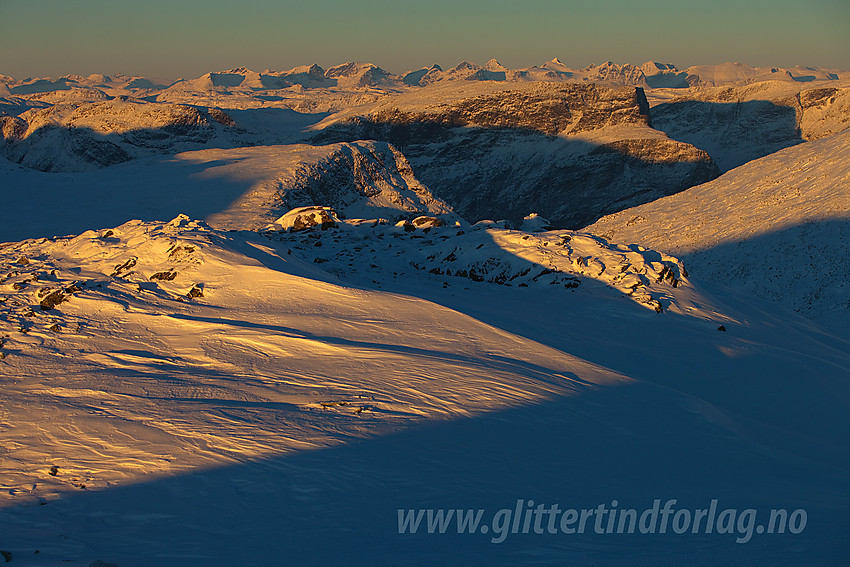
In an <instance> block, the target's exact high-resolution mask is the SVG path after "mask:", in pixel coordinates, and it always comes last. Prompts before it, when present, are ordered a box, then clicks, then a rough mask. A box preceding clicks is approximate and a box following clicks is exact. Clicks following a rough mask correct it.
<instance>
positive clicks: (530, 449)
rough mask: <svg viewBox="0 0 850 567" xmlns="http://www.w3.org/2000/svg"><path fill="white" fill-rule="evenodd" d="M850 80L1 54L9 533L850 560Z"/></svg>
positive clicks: (195, 548)
mask: <svg viewBox="0 0 850 567" xmlns="http://www.w3.org/2000/svg"><path fill="white" fill-rule="evenodd" d="M848 81H850V75H847V73H845V72H841V71H837V70H832V69H818V68H794V69H780V68H753V67H747V66H744V65H740V64H731V63H730V64H724V65H718V66H701V67H692V68H689V69H686V70H679V69H677V68H676V67H675V66H673V65H670V64H664V63H655V62H647V63H646V64H644V65H642V66H634V65H617V64H614V63H612V62H606V63H604V64H602V65H593V66H590V67H587V68H585V69H573V68H570V67H569V66H567V65H566V64H564V63H563V62H561V61H560V60H558V59H553V60H552V61H549V62H547V63H545V64H543V65H541V66H539V67H531V68H528V69H507V68H505V67H504V66H502V65H501V64H500V63H499V62H498V61H496V60H491V61H489V62H488V63H487V64H486V65H484V66H480V65H476V64H474V63H469V62H463V63H461V64H459V65H457V66H455V67H453V68H447V69H446V70H443V69H442V68H440V67H439V66H436V65H435V66H432V67H426V68H423V69H419V70H415V71H412V72H410V73H407V74H405V75H393V74H390V73H387V72H386V71H384V70H382V69H381V68H380V67H377V66H376V65H373V64H364V63H347V64H343V65H339V66H335V67H332V68H330V69H327V70H325V69H322V68H321V67H319V66H318V65H312V66H303V67H297V68H294V69H291V70H289V71H283V72H281V71H272V70H266V71H264V72H262V73H258V72H254V71H251V70H249V69H246V68H244V67H239V68H235V69H230V70H227V71H221V72H214V73H208V74H206V75H204V76H202V77H200V78H197V79H190V80H185V81H184V80H181V81H178V82H176V83H174V84H172V85H165V84H157V83H155V82H153V81H151V80H148V79H145V78H143V77H130V76H124V75H116V76H112V77H108V76H104V75H91V76H88V77H81V76H67V77H63V78H60V79H58V80H50V79H31V80H26V81H18V80H15V79H13V78H11V77H6V76H3V75H0V97H2V98H0V134H1V135H2V137H0V152H2V156H5V157H0V203H2V205H0V557H2V560H1V561H6V562H10V563H11V565H13V566H14V565H22V566H29V565H32V566H50V567H53V566H58V565H80V566H95V567H106V566H109V565H117V566H120V567H133V566H138V567H148V566H151V565H157V566H158V565H163V566H172V565H173V566H179V567H183V566H194V565H197V566H209V565H233V566H236V565H341V564H345V565H435V564H439V565H506V566H508V565H510V566H513V565H525V564H550V565H573V564H575V565H589V566H603V565H604V566H610V565H622V566H624V567H625V566H629V567H631V566H635V565H652V566H661V565H664V566H671V567H679V566H682V565H702V566H714V565H739V566H747V567H750V566H763V567H767V566H770V567H773V566H789V567H790V566H799V565H817V566H845V565H848V564H850V548H848V546H847V543H846V540H847V533H848V531H850V515H848V511H850V491H848V489H847V487H848V486H850V450H848V445H847V438H848V434H850V420H848V416H850V370H848V369H850V342H848V338H850V334H848V332H847V331H848V329H850V325H849V324H848V321H850V318H848V311H847V307H848V306H850V303H848V302H850V296H848V287H847V286H848V284H847V282H848V280H850V273H848V271H847V261H846V260H847V256H848V246H847V242H848V238H850V234H848V233H847V226H848V222H847V221H848V215H850V202H848V195H850V192H848V183H850V170H848V164H850V134H848V131H847V129H846V127H847V126H848V125H850V120H848V118H847V116H848V114H847V100H848V99H847V96H848V95H847V92H848V87H847V85H848ZM543 82H547V83H558V84H548V85H542V84H526V83H543ZM564 83H567V85H565V84H564ZM568 83H579V84H573V85H569V84H568ZM591 83H594V84H599V85H601V86H600V87H598V88H597V87H596V86H594V85H593V84H591ZM531 103H533V104H531ZM370 121H371V122H370ZM508 129H513V131H509V130H508ZM367 134H369V135H367ZM323 136H324V137H323ZM335 136H336V137H337V138H339V139H336V138H335ZM361 138H364V139H361ZM718 166H719V169H718ZM735 166H737V167H735ZM721 170H722V171H725V173H723V174H722V175H720V176H719V177H716V176H717V175H718V174H719V172H720V171H721ZM48 172H49V173H48ZM650 173H652V175H650ZM715 177H716V179H715ZM710 179H713V181H708V182H705V181H706V180H710ZM688 187H689V188H688ZM669 193H675V194H672V195H668V196H666V197H662V196H663V195H666V194H669ZM453 199H456V201H453ZM458 203H460V204H461V205H462V206H463V207H466V208H465V209H464V211H461V210H460V208H459V207H458ZM637 203H645V204H643V205H640V206H638V207H633V208H629V209H626V210H623V211H622V212H619V213H616V214H613V215H608V216H603V215H606V214H608V213H609V212H612V211H615V210H619V209H623V208H624V207H630V206H632V205H634V204H637ZM453 204H454V205H455V208H453V206H452V205H453ZM538 205H539V206H538ZM467 210H469V211H472V210H475V211H478V212H479V213H480V214H478V213H476V217H475V218H469V217H468V216H467V215H466V212H465V211H467ZM483 211H497V213H494V214H495V215H496V216H495V217H494V218H491V217H489V216H488V215H485V214H484V212H483ZM503 212H504V214H503ZM550 213H557V215H558V216H557V217H556V216H553V215H552V214H550ZM566 218H572V219H573V220H575V219H578V218H584V219H591V218H592V219H599V220H598V221H596V222H595V223H594V224H591V225H590V226H587V227H585V228H582V229H581V230H566V229H563V228H562V227H564V226H568V225H567V224H565V223H561V224H558V222H557V221H558V220H559V219H566ZM480 219H483V220H480ZM504 219H509V220H504ZM550 220H552V221H555V226H553V225H552V223H550ZM470 221H472V222H470ZM476 221H477V222H476ZM576 222H577V221H576ZM588 222H590V221H589V220H585V221H584V223H583V224H586V223H588ZM517 226H519V228H517ZM569 226H581V224H574V225H569ZM655 502H657V507H658V508H659V509H661V508H662V507H664V506H671V507H673V508H675V509H676V510H679V511H680V512H681V511H690V512H688V521H689V522H690V520H691V518H692V516H693V517H694V518H695V516H696V514H697V511H699V510H708V509H709V507H717V508H718V510H723V511H724V512H720V513H719V514H720V515H719V516H718V517H717V518H715V516H714V515H713V513H712V516H711V518H712V519H711V520H706V524H709V523H710V525H711V530H710V531H707V529H705V527H704V528H703V529H697V528H696V527H695V528H694V529H693V530H689V529H684V530H679V529H678V528H677V526H678V525H679V524H677V522H678V521H679V520H681V519H682V518H684V516H683V515H682V514H680V513H678V514H673V513H672V512H671V514H670V518H666V516H665V519H664V520H662V521H663V522H665V523H664V524H658V525H657V526H656V528H657V529H656V528H654V529H653V530H651V533H641V531H640V530H638V531H637V532H636V533H619V534H618V533H612V531H615V530H614V513H613V512H611V510H614V509H616V510H617V511H625V510H628V509H634V510H636V511H638V513H639V512H641V511H644V510H652V508H653V505H654V503H655ZM665 503H666V504H665ZM553 505H557V506H558V507H559V509H560V511H566V510H572V511H576V514H577V517H578V512H577V511H579V510H581V511H583V512H582V513H584V511H587V510H590V511H591V512H590V516H587V517H585V520H587V526H586V529H584V530H581V531H580V532H579V533H570V532H568V531H566V530H564V529H563V528H562V529H560V530H558V529H555V530H554V531H553V530H552V529H548V526H547V521H546V520H545V519H544V520H543V523H542V524H539V518H540V516H539V514H538V516H537V519H535V513H536V512H535V510H538V509H541V510H542V509H543V508H547V509H549V510H550V511H553V510H554V508H552V507H553ZM604 507H607V509H608V512H610V514H609V515H608V516H607V520H606V522H608V525H610V526H612V528H611V530H608V531H606V529H605V523H604V522H603V521H602V517H603V514H602V512H601V510H602V509H603V508H604ZM594 510H595V511H594ZM776 510H779V511H782V513H784V514H786V516H791V517H792V518H794V519H795V520H794V523H793V525H792V524H789V526H792V529H785V528H786V527H788V526H783V530H782V532H783V533H771V531H772V529H771V528H768V526H769V525H772V524H771V523H770V520H769V518H770V516H771V513H772V511H776ZM438 511H443V513H445V512H447V511H452V514H453V516H452V517H453V518H454V519H452V520H449V521H447V522H446V523H444V525H443V527H442V528H440V527H439V525H438V524H439V522H436V523H435V521H434V520H433V515H434V514H435V513H437V512H438ZM464 511H472V512H475V511H481V513H480V515H481V518H482V520H481V523H480V525H479V524H476V525H475V528H474V529H472V530H471V533H460V532H461V531H463V528H462V527H461V525H460V524H459V523H457V522H456V521H455V520H458V521H459V518H460V517H466V516H465V514H464ZM725 511H730V512H731V514H732V515H731V516H730V515H729V513H728V512H725ZM426 512H427V514H426ZM505 512H507V513H508V514H510V513H514V514H515V515H514V517H513V520H514V524H512V526H516V528H515V529H512V530H511V531H510V532H508V531H507V528H506V526H508V524H504V525H502V524H499V523H498V521H497V520H498V518H502V519H504V518H506V517H507V516H506V515H505ZM523 512H524V513H525V514H524V519H523V518H522V516H523ZM691 512H693V514H691ZM750 512H752V514H750ZM552 513H554V512H552ZM659 513H663V512H659ZM417 514H420V515H421V516H422V517H425V518H426V519H425V520H422V522H421V524H419V528H418V531H417V532H416V533H411V529H410V525H411V524H410V523H409V522H408V523H406V524H405V523H404V521H403V519H404V518H405V517H407V518H415V517H416V516H417ZM442 517H443V518H444V519H445V518H446V516H445V515H444V516H442ZM562 517H563V518H568V517H569V514H568V513H567V512H564V514H563V516H562ZM619 517H620V518H621V519H622V517H623V516H619ZM730 517H731V520H730ZM588 518H590V519H588ZM677 518H678V520H677ZM718 518H725V520H721V519H718ZM597 519H598V520H599V522H598V526H599V528H598V529H597V521H596V520H597ZM585 520H582V522H584V521H585ZM715 520H717V521H716V522H715ZM750 520H751V521H750ZM553 521H554V520H553ZM403 524H404V526H406V527H403ZM538 524H539V525H538ZM551 525H552V526H554V525H555V524H551ZM561 525H564V523H563V521H562V524H561ZM662 525H663V527H662ZM429 526H430V527H429ZM467 527H468V526H467ZM467 531H469V530H467ZM403 532H404V533H403ZM429 532H432V533H429ZM435 532H436V533H435ZM440 532H442V533H440Z"/></svg>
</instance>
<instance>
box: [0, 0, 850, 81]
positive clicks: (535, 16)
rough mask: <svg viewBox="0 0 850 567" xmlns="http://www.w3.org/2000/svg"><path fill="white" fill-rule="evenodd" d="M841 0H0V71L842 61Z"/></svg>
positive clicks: (192, 72) (846, 16) (152, 72)
mask: <svg viewBox="0 0 850 567" xmlns="http://www.w3.org/2000/svg"><path fill="white" fill-rule="evenodd" d="M848 36H850V2H848V1H847V0H809V1H808V2H801V1H800V0H794V1H791V0H775V1H772V2H764V1H760V0H734V1H732V0H710V1H705V2H701V3H694V2H689V1H687V0H683V1H670V0H644V1H643V2H641V1H633V0H585V1H580V2H572V1H557V0H524V1H506V0H430V1H428V2H424V1H423V2H407V1H398V0H397V1H387V0H313V1H307V0H305V1H301V2H286V1H284V2H280V1H272V0H241V1H238V2H229V1H222V0H204V1H200V0H144V1H141V2H125V1H123V0H73V1H70V0H0V73H3V74H6V75H11V76H13V77H16V78H25V77H35V76H53V77H58V76H60V75H64V74H68V73H77V74H82V75H88V74H90V73H106V74H111V73H116V72H123V73H128V74H139V75H145V76H151V77H157V78H161V79H174V78H176V77H179V76H182V77H186V78H192V77H196V76H199V75H201V74H203V73H205V72H207V71H213V70H221V69H227V68H231V67H235V66H240V65H244V66H246V67H249V68H252V69H254V70H257V71H262V70H264V69H267V68H270V69H278V70H285V69H288V68H290V67H294V66H296V65H304V64H309V63H314V62H315V63H319V64H320V65H322V66H324V67H328V66H331V65H334V64H338V63H343V62H345V61H369V62H372V63H375V64H377V65H379V66H381V67H383V68H384V69H387V70H388V71H392V72H395V73H401V72H404V71H408V70H411V69H416V68H419V67H422V66H425V65H431V64H433V63H439V64H440V65H441V66H443V67H444V68H445V67H449V66H453V65H455V64H456V63H458V62H460V61H461V60H464V59H466V60H470V61H473V62H477V63H484V62H486V61H487V60H488V59H490V58H491V57H495V58H497V59H499V60H500V61H501V62H502V63H503V64H504V65H506V66H508V67H527V66H531V65H539V64H542V63H543V62H545V61H547V60H549V59H551V58H553V57H559V58H560V59H561V60H562V61H564V63H566V64H567V65H570V66H573V67H583V66H586V65H588V64H590V63H600V62H603V61H606V60H609V59H610V60H612V61H615V62H617V63H637V64H639V63H643V62H644V61H647V60H650V59H652V60H656V61H663V62H669V63H674V64H676V65H677V66H679V67H680V68H685V67H688V66H690V65H697V64H707V63H722V62H725V61H739V62H741V63H747V64H750V65H755V66H762V65H773V66H794V65H812V66H821V67H837V68H840V69H844V70H850V39H848Z"/></svg>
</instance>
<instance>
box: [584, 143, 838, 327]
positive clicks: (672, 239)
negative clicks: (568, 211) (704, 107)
mask: <svg viewBox="0 0 850 567" xmlns="http://www.w3.org/2000/svg"><path fill="white" fill-rule="evenodd" d="M586 230H588V231H590V232H593V233H595V234H602V235H604V236H606V237H607V238H611V239H614V240H616V241H619V242H637V243H640V244H642V245H643V246H647V247H650V248H653V249H657V250H664V251H666V252H668V253H670V254H675V255H676V256H678V257H680V258H683V259H684V260H685V264H686V265H687V266H688V269H689V270H690V271H692V272H693V273H694V274H697V275H698V277H700V278H704V279H708V280H712V281H715V282H718V283H722V284H724V285H728V286H730V287H733V288H736V289H739V290H741V291H745V292H746V293H751V294H753V295H757V296H759V297H764V298H767V299H772V300H775V301H778V302H780V303H782V304H784V305H785V306H786V307H789V308H791V309H794V310H795V311H798V312H801V313H804V314H806V315H808V316H811V317H814V318H824V317H830V316H833V317H835V318H836V322H838V321H840V320H843V319H846V318H847V316H848V314H849V313H850V264H848V262H847V258H848V255H850V132H844V133H842V134H838V135H835V136H832V137H828V138H824V139H821V140H817V141H814V142H808V143H805V144H802V145H799V146H795V147H793V148H788V149H785V150H782V151H780V152H776V153H775V154H772V155H770V156H767V157H764V158H761V159H758V160H755V161H752V162H750V163H748V164H745V165H743V166H741V167H739V168H737V169H734V170H732V171H730V172H728V173H726V174H724V175H722V176H721V177H719V178H717V179H715V180H714V181H712V182H710V183H706V184H704V185H700V186H698V187H693V188H691V189H688V190H687V191H685V192H683V193H679V194H677V195H672V196H670V197H665V198H664V199H660V200H658V201H656V202H653V203H649V204H646V205H641V206H640V207H635V208H633V209H628V210H625V211H622V212H619V213H617V214H614V215H611V216H608V217H605V218H603V219H601V220H600V221H598V222H596V223H594V224H593V225H591V226H589V227H587V229H586ZM837 313H840V316H839V315H837Z"/></svg>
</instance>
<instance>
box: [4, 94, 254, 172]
mask: <svg viewBox="0 0 850 567" xmlns="http://www.w3.org/2000/svg"><path fill="white" fill-rule="evenodd" d="M0 132H2V139H0V151H2V153H3V155H5V157H6V158H7V159H9V160H10V161H13V162H15V163H18V164H21V165H23V166H25V167H30V168H32V169H37V170H40V171H86V170H89V169H93V168H97V167H105V166H109V165H114V164H116V163H122V162H125V161H128V160H130V159H132V158H134V157H138V156H142V155H149V154H151V153H172V152H178V151H183V150H188V149H196V148H198V147H201V146H204V145H208V144H215V145H230V146H232V145H234V144H238V142H237V140H238V139H239V136H240V134H241V133H240V131H239V130H238V129H237V128H236V123H235V122H234V121H233V119H232V118H230V117H229V116H228V115H227V114H226V113H224V112H222V111H221V110H218V109H214V108H213V109H199V108H195V107H191V106H187V105H175V104H158V103H150V102H145V101H141V100H124V99H113V100H108V101H103V102H94V103H91V102H84V103H79V104H73V103H67V104H57V105H53V106H49V107H47V108H34V109H30V110H27V111H25V112H23V113H21V114H19V115H18V116H0Z"/></svg>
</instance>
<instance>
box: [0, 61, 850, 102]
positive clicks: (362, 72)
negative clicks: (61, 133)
mask: <svg viewBox="0 0 850 567" xmlns="http://www.w3.org/2000/svg"><path fill="white" fill-rule="evenodd" d="M848 78H850V72H848V71H841V70H838V69H826V68H820V67H799V66H798V67H793V68H783V67H752V66H749V65H744V64H741V63H722V64H720V65H696V66H692V67H688V68H686V69H679V68H677V67H676V66H675V65H672V64H670V63H659V62H656V61H647V62H646V63H644V64H643V65H632V64H628V63H626V64H623V65H620V64H617V63H614V62H612V61H606V62H604V63H602V64H599V65H595V64H594V65H590V66H588V67H583V68H572V67H570V66H568V65H566V64H565V63H563V62H561V60H560V59H558V58H557V57H556V58H554V59H552V60H551V61H547V62H546V63H544V64H542V65H539V66H538V65H535V66H532V67H526V68H522V69H509V68H507V67H505V66H503V65H502V64H501V63H499V62H498V61H497V60H496V59H491V60H489V61H488V62H487V63H486V64H484V65H483V66H482V65H477V64H475V63H471V62H469V61H462V62H461V63H459V64H457V65H455V66H454V67H451V68H449V69H445V70H444V69H443V68H442V67H440V66H439V65H436V64H435V65H432V66H430V67H423V68H421V69H416V70H412V71H409V72H407V73H403V74H401V75H396V74H393V73H390V72H388V71H385V70H384V69H382V68H380V67H378V66H377V65H374V64H372V63H357V62H348V63H343V64H341V65H336V66H334V67H330V68H329V69H324V68H322V67H320V66H319V65H315V64H313V65H304V66H299V67H294V68H292V69H289V70H288V71H273V70H265V71H262V72H257V71H252V70H250V69H248V68H246V67H236V68H234V69H228V70H224V71H215V72H210V73H206V74H204V75H202V76H200V77H198V78H195V79H178V80H177V81H175V82H173V83H170V84H164V83H162V82H157V81H154V80H151V79H147V78H144V77H138V76H129V75H122V74H117V75H113V76H107V75H102V74H93V75H89V76H87V77H83V76H80V75H65V76H64V77H60V78H58V79H55V80H52V79H49V78H35V79H33V78H26V79H23V80H16V79H13V78H12V77H8V76H5V75H0V96H10V95H11V96H25V95H32V94H41V93H47V92H53V91H68V90H73V89H87V90H89V89H96V90H100V91H103V92H104V93H107V94H115V93H116V92H117V91H129V92H133V93H140V92H146V93H158V92H162V91H176V92H205V91H226V90H245V91H263V90H277V89H289V88H293V87H295V88H307V89H317V88H337V89H352V88H355V89H356V88H382V89H387V88H389V89H403V88H409V87H424V86H428V85H432V84H434V83H439V82H443V81H461V80H462V81H507V82H520V81H556V82H578V83H581V82H590V83H598V84H604V85H610V86H631V85H634V86H642V87H650V88H687V87H693V86H718V85H731V84H746V83H751V82H759V81H768V80H770V81H792V82H802V83H806V82H813V81H825V80H841V79H848Z"/></svg>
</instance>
